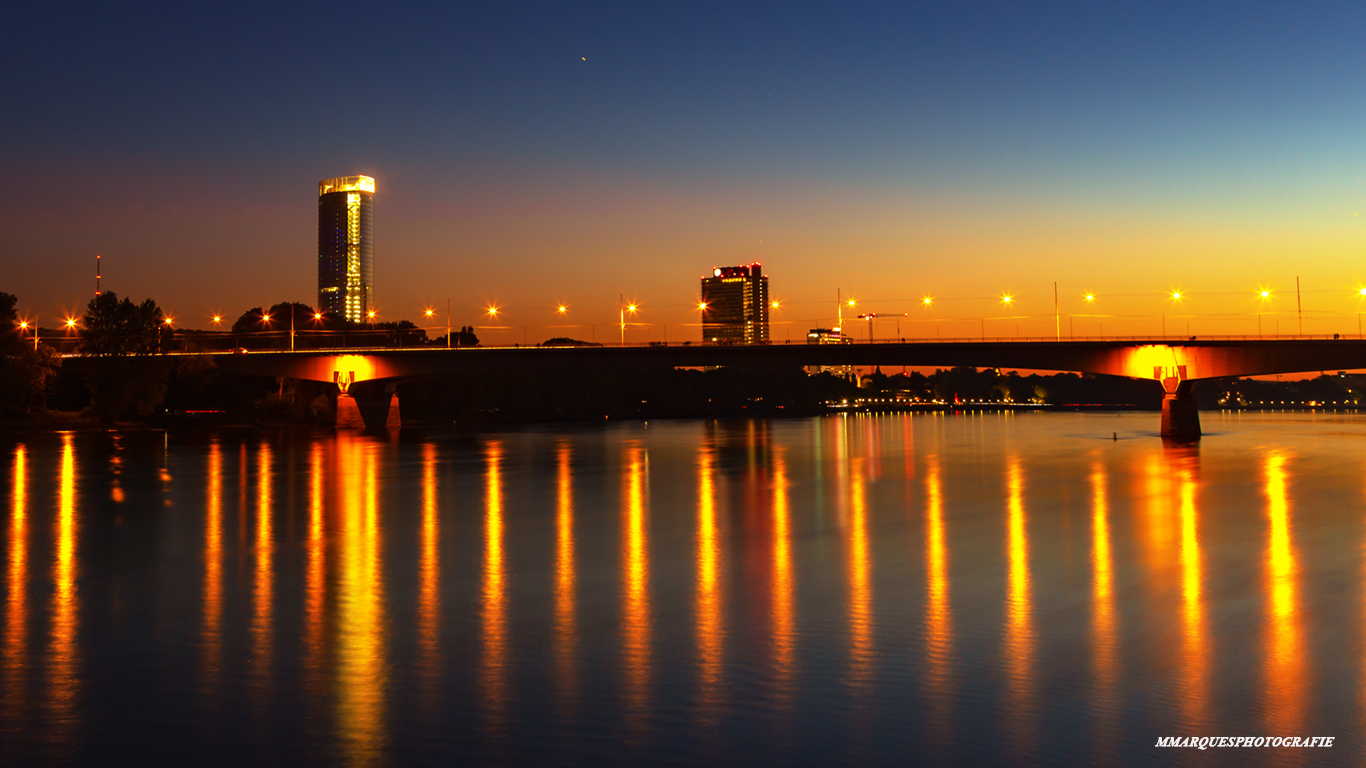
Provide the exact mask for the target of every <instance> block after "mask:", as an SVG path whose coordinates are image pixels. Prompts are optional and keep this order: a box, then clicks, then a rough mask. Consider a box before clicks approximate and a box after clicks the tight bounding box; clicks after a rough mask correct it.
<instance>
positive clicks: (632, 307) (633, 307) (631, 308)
mask: <svg viewBox="0 0 1366 768" xmlns="http://www.w3.org/2000/svg"><path fill="white" fill-rule="evenodd" d="M626 311H627V312H634V311H636V305H634V304H627V305H626Z"/></svg>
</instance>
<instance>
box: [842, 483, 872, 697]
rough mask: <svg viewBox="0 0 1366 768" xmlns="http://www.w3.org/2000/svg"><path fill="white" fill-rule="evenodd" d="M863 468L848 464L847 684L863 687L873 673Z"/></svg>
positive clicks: (869, 573) (869, 559) (869, 569)
mask: <svg viewBox="0 0 1366 768" xmlns="http://www.w3.org/2000/svg"><path fill="white" fill-rule="evenodd" d="M866 472H867V466H866V460H865V459H864V458H863V457H859V458H854V459H851V460H850V461H849V532H848V537H849V541H848V547H849V560H848V569H849V573H848V577H847V578H848V580H849V683H850V685H852V686H853V687H855V688H858V689H861V688H863V687H864V686H866V685H867V684H868V682H869V679H870V678H871V676H872V671H873V583H872V574H871V568H872V566H871V562H870V561H871V557H870V556H869V553H868V519H867V516H868V509H867V504H868V498H867V494H868V488H867V476H866Z"/></svg>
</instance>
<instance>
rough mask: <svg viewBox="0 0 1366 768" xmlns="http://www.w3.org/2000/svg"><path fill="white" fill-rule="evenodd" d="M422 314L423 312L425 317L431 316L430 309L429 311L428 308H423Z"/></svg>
mask: <svg viewBox="0 0 1366 768" xmlns="http://www.w3.org/2000/svg"><path fill="white" fill-rule="evenodd" d="M423 314H425V315H426V316H427V317H431V316H432V311H431V310H430V309H428V310H424V312H423Z"/></svg>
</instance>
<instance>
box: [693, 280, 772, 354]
mask: <svg viewBox="0 0 1366 768" xmlns="http://www.w3.org/2000/svg"><path fill="white" fill-rule="evenodd" d="M768 306H769V304H768V277H767V276H766V275H764V274H763V269H762V266H761V265H760V264H759V262H757V261H756V262H754V263H753V264H750V265H749V266H744V267H716V268H714V269H713V270H712V276H711V277H704V278H702V305H701V308H702V341H704V342H714V343H717V344H762V343H765V342H767V341H768Z"/></svg>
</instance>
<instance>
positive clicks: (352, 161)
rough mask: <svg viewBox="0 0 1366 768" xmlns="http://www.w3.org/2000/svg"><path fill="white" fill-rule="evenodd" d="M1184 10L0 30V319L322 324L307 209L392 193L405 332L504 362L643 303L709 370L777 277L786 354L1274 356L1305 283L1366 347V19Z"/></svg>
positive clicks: (347, 14)
mask: <svg viewBox="0 0 1366 768" xmlns="http://www.w3.org/2000/svg"><path fill="white" fill-rule="evenodd" d="M1189 6H1190V4H1185V3H1171V4H1152V3H1143V4H1131V5H1121V4H1118V3H1106V4H1076V5H1073V6H1067V5H1054V4H1039V3H999V4H948V3H933V4H924V5H919V6H918V5H914V4H910V3H892V4H887V5H855V4H848V3H838V4H835V3H821V4H797V3H770V4H761V3H744V4H739V3H734V2H730V3H714V4H706V3H698V2H688V3H676V4H664V3H631V4H620V5H617V4H578V3H545V4H517V3H509V2H497V3H492V2H490V3H483V4H471V3H465V4H439V5H436V4H434V5H432V6H430V7H427V6H400V5H396V4H388V3H377V2H367V3H363V4H348V3H343V2H331V3H326V4H317V5H312V6H305V5H303V4H282V5H276V4H270V5H262V6H260V7H255V8H250V7H247V6H235V5H233V4H199V3H195V4H177V5H167V6H139V5H134V4H126V5H125V4H92V5H88V6H77V5H66V4H42V3H16V4H11V5H10V6H7V9H6V10H5V11H3V12H0V14H2V15H0V39H2V41H3V46H0V62H3V72H4V74H5V77H4V78H3V84H2V85H0V88H3V92H4V105H5V107H4V112H3V114H4V117H3V120H0V153H3V161H4V162H3V167H4V172H5V183H4V184H3V185H0V227H3V231H4V233H5V236H4V237H3V238H0V290H5V291H9V292H11V293H16V294H18V295H19V297H20V307H21V309H22V310H23V311H24V312H25V313H27V314H28V315H29V316H35V317H37V318H39V319H40V320H41V321H42V322H43V323H44V324H46V325H55V324H56V318H58V317H59V316H61V315H62V314H63V312H68V311H77V310H79V309H80V308H82V307H83V306H84V304H85V302H86V301H87V300H88V299H89V297H90V295H91V293H92V292H93V289H94V284H93V282H94V281H93V276H94V275H93V272H94V255H95V254H96V253H99V254H103V256H104V263H105V274H106V280H105V284H104V287H105V288H106V290H113V291H115V292H117V293H119V294H120V295H130V296H132V297H133V298H135V299H141V298H145V297H152V298H155V299H156V300H157V301H158V302H159V303H160V304H161V305H162V306H163V307H165V308H167V309H168V310H169V311H170V313H171V314H173V315H175V316H176V317H177V320H178V322H179V323H180V324H182V325H188V326H190V327H208V317H209V315H211V314H212V313H213V312H215V311H218V312H222V313H223V314H225V315H228V316H229V317H230V318H231V317H236V316H237V314H239V313H240V312H242V311H243V310H245V309H247V308H250V307H253V306H257V305H269V304H271V303H274V302H278V301H284V300H299V301H304V302H307V303H309V304H313V303H314V302H315V300H316V286H317V284H316V232H317V230H316V227H317V182H318V181H319V180H320V179H324V178H328V177H332V176H345V175H354V174H366V175H371V176H374V177H375V178H376V179H377V188H378V190H377V194H376V197H375V210H376V224H375V226H376V250H375V283H376V296H377V304H378V306H379V309H380V312H381V315H382V316H383V318H384V319H399V318H405V317H406V318H410V319H413V320H418V321H420V315H421V314H422V309H423V308H424V307H427V306H432V307H439V308H442V310H443V313H444V307H445V305H446V302H447V300H448V299H449V300H450V301H451V303H452V305H453V306H454V307H455V312H454V314H455V317H454V318H453V319H454V321H455V322H456V323H457V324H466V323H479V324H485V325H507V326H514V327H516V328H518V330H517V331H515V332H513V331H505V332H499V331H496V330H492V329H489V330H488V331H487V332H486V333H485V334H483V335H486V337H487V338H489V339H490V340H495V341H496V340H498V339H499V338H500V333H501V334H502V335H504V336H506V337H507V339H506V340H508V341H512V340H514V336H515V337H517V338H516V340H518V341H520V338H521V335H522V332H521V330H520V328H521V327H522V326H530V327H531V329H530V331H529V335H530V336H531V337H532V340H533V341H534V340H536V339H537V338H544V337H546V336H548V335H574V336H579V337H581V338H586V337H587V336H588V335H589V333H590V328H589V326H590V325H591V324H594V323H598V324H601V325H600V327H599V328H598V330H597V331H596V332H597V333H598V334H600V335H602V334H607V335H615V332H614V330H613V331H609V330H607V327H608V324H610V323H614V322H615V321H616V319H617V306H618V296H619V295H621V294H624V295H625V296H626V298H627V299H628V300H635V301H638V302H639V303H640V305H641V307H642V311H641V314H640V316H639V320H640V321H641V322H647V323H652V324H654V325H651V326H648V327H647V326H641V327H639V328H638V329H637V330H636V331H633V333H634V334H639V336H638V338H640V339H641V340H643V339H644V338H647V337H651V338H656V339H658V338H661V337H662V336H661V334H662V333H663V331H664V329H663V328H662V326H663V325H664V324H668V325H669V326H670V328H669V329H668V331H667V332H668V334H669V336H670V338H676V339H683V338H694V337H696V336H697V335H698V331H697V328H696V327H691V328H688V327H686V326H685V324H687V323H692V322H695V321H696V318H697V315H696V311H695V309H694V308H693V304H694V303H695V302H696V300H697V295H698V285H697V279H698V277H699V276H701V275H702V274H703V273H706V272H709V271H710V269H711V267H712V266H713V265H726V264H733V263H743V262H749V261H753V260H760V261H763V263H764V265H765V271H766V272H767V273H768V274H769V275H770V276H771V285H772V292H773V294H774V295H775V296H776V297H777V298H779V299H780V300H781V301H782V302H783V303H782V306H781V308H780V309H779V310H778V311H777V312H776V313H775V315H774V320H775V322H776V323H777V324H776V325H775V326H774V330H773V333H772V335H773V337H774V338H775V339H780V340H781V339H783V338H785V337H786V335H788V334H790V335H791V337H792V338H798V337H800V336H801V335H802V334H804V332H805V330H806V329H807V328H809V327H812V326H814V325H819V324H828V323H830V322H832V321H833V316H834V313H835V301H834V299H835V293H836V289H837V288H838V289H841V290H842V291H843V295H844V296H846V297H848V296H853V297H855V298H856V299H857V300H858V301H859V305H858V309H859V311H865V310H873V311H878V312H889V313H891V312H907V313H910V315H911V317H910V318H907V320H905V321H904V325H903V329H904V330H903V333H905V335H912V334H916V335H934V334H935V332H936V331H935V330H934V328H933V326H936V325H938V326H940V329H939V332H940V333H942V334H943V335H945V336H950V335H969V334H972V335H975V334H977V333H978V326H979V324H980V323H981V320H980V318H983V317H985V318H988V320H987V323H988V333H992V332H993V331H999V332H1000V333H1003V334H1004V333H1013V332H1014V328H1013V327H1012V326H1014V325H1020V326H1021V327H1022V329H1021V332H1022V333H1026V334H1030V333H1034V334H1040V335H1042V334H1045V333H1047V334H1049V335H1051V334H1052V333H1053V330H1054V322H1055V321H1054V317H1053V293H1052V292H1053V282H1054V281H1057V282H1058V283H1059V293H1060V298H1061V312H1062V313H1063V315H1064V316H1067V315H1069V314H1086V315H1088V316H1090V315H1102V314H1104V315H1109V317H1108V318H1104V319H1102V318H1099V317H1086V318H1077V319H1075V320H1073V321H1072V322H1074V323H1075V324H1076V332H1077V333H1078V334H1081V333H1083V332H1094V330H1095V328H1094V327H1093V326H1092V325H1091V324H1093V323H1094V324H1096V325H1098V324H1099V323H1102V322H1103V323H1105V324H1106V327H1105V330H1106V332H1107V333H1120V332H1125V333H1127V332H1133V333H1143V332H1155V331H1156V330H1157V318H1158V317H1159V316H1160V315H1162V314H1167V315H1170V316H1171V317H1174V318H1181V319H1178V320H1175V322H1188V323H1190V324H1191V325H1192V326H1193V328H1194V329H1195V330H1197V331H1201V330H1203V331H1204V332H1207V333H1216V332H1217V333H1252V332H1255V327H1256V326H1255V324H1256V316H1255V315H1254V314H1253V313H1255V312H1258V311H1265V312H1268V313H1280V314H1266V315H1264V318H1263V320H1264V322H1266V323H1267V324H1268V328H1269V326H1270V324H1271V323H1272V322H1274V321H1279V322H1281V323H1288V322H1290V320H1289V318H1291V317H1292V316H1293V313H1294V310H1295V306H1294V305H1295V296H1294V289H1295V278H1296V277H1297V276H1298V277H1300V278H1301V282H1302V285H1303V288H1304V293H1303V298H1302V301H1303V304H1304V309H1305V312H1306V314H1305V317H1306V326H1305V330H1306V332H1315V333H1317V332H1333V331H1338V330H1342V331H1349V330H1350V332H1352V333H1355V332H1356V322H1357V321H1356V315H1355V313H1356V312H1357V311H1359V310H1360V309H1362V308H1363V301H1366V299H1363V297H1362V296H1361V295H1360V294H1359V288H1360V287H1361V286H1362V285H1363V281H1366V259H1363V256H1364V255H1366V254H1364V253H1363V250H1364V249H1363V245H1366V229H1364V228H1366V221H1363V218H1362V216H1360V215H1359V214H1361V213H1366V143H1364V141H1363V140H1366V99H1364V98H1363V92H1366V87H1364V86H1363V83H1366V46H1363V45H1362V40H1363V39H1366V7H1364V6H1362V5H1360V4H1341V5H1340V6H1329V5H1317V6H1315V7H1313V8H1307V7H1301V6H1298V5H1294V4H1284V5H1279V6H1270V5H1260V4H1249V3H1225V4H1202V6H1203V7H1202V8H1200V9H1194V8H1191V7H1189ZM1262 288H1267V289H1269V290H1271V291H1272V293H1273V296H1272V298H1271V299H1270V300H1269V301H1266V302H1263V301H1262V300H1261V299H1260V298H1258V297H1257V296H1256V292H1257V291H1259V290H1261V289H1262ZM1175 289H1181V290H1183V291H1184V292H1185V293H1186V296H1187V297H1186V298H1185V299H1183V300H1182V301H1181V302H1173V301H1172V300H1171V299H1169V298H1165V297H1164V296H1163V294H1166V293H1168V292H1170V291H1172V290H1175ZM1087 291H1093V292H1095V293H1096V294H1097V296H1098V300H1097V302H1096V303H1095V304H1094V305H1091V306H1086V305H1085V304H1084V302H1083V301H1082V299H1081V296H1082V295H1083V294H1084V293H1086V292H1087ZM1007 292H1008V293H1012V294H1014V295H1015V296H1017V297H1018V300H1017V301H1016V302H1015V308H1013V309H1009V310H1007V309H1006V308H1004V307H1003V306H1002V305H1001V303H1000V302H999V300H998V299H999V297H1000V296H1001V295H1002V294H1004V293H1007ZM926 295H930V296H934V297H936V301H935V303H934V304H933V305H932V307H931V308H930V309H925V308H923V306H922V305H921V299H922V297H924V296H926ZM491 302H495V303H497V304H498V305H501V306H502V307H504V312H503V315H502V318H503V319H501V320H499V321H498V322H497V323H488V322H486V321H485V320H481V319H480V312H481V308H482V307H485V306H487V305H488V304H489V303H491ZM557 302H565V303H567V304H568V305H569V307H570V313H569V317H570V320H568V321H563V322H560V321H557V320H555V319H554V307H555V305H556V303H557ZM990 318H996V319H990ZM557 324H558V325H565V324H568V325H581V326H582V327H580V328H570V329H564V328H555V329H552V328H548V327H546V326H550V325H557ZM599 340H602V339H599Z"/></svg>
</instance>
